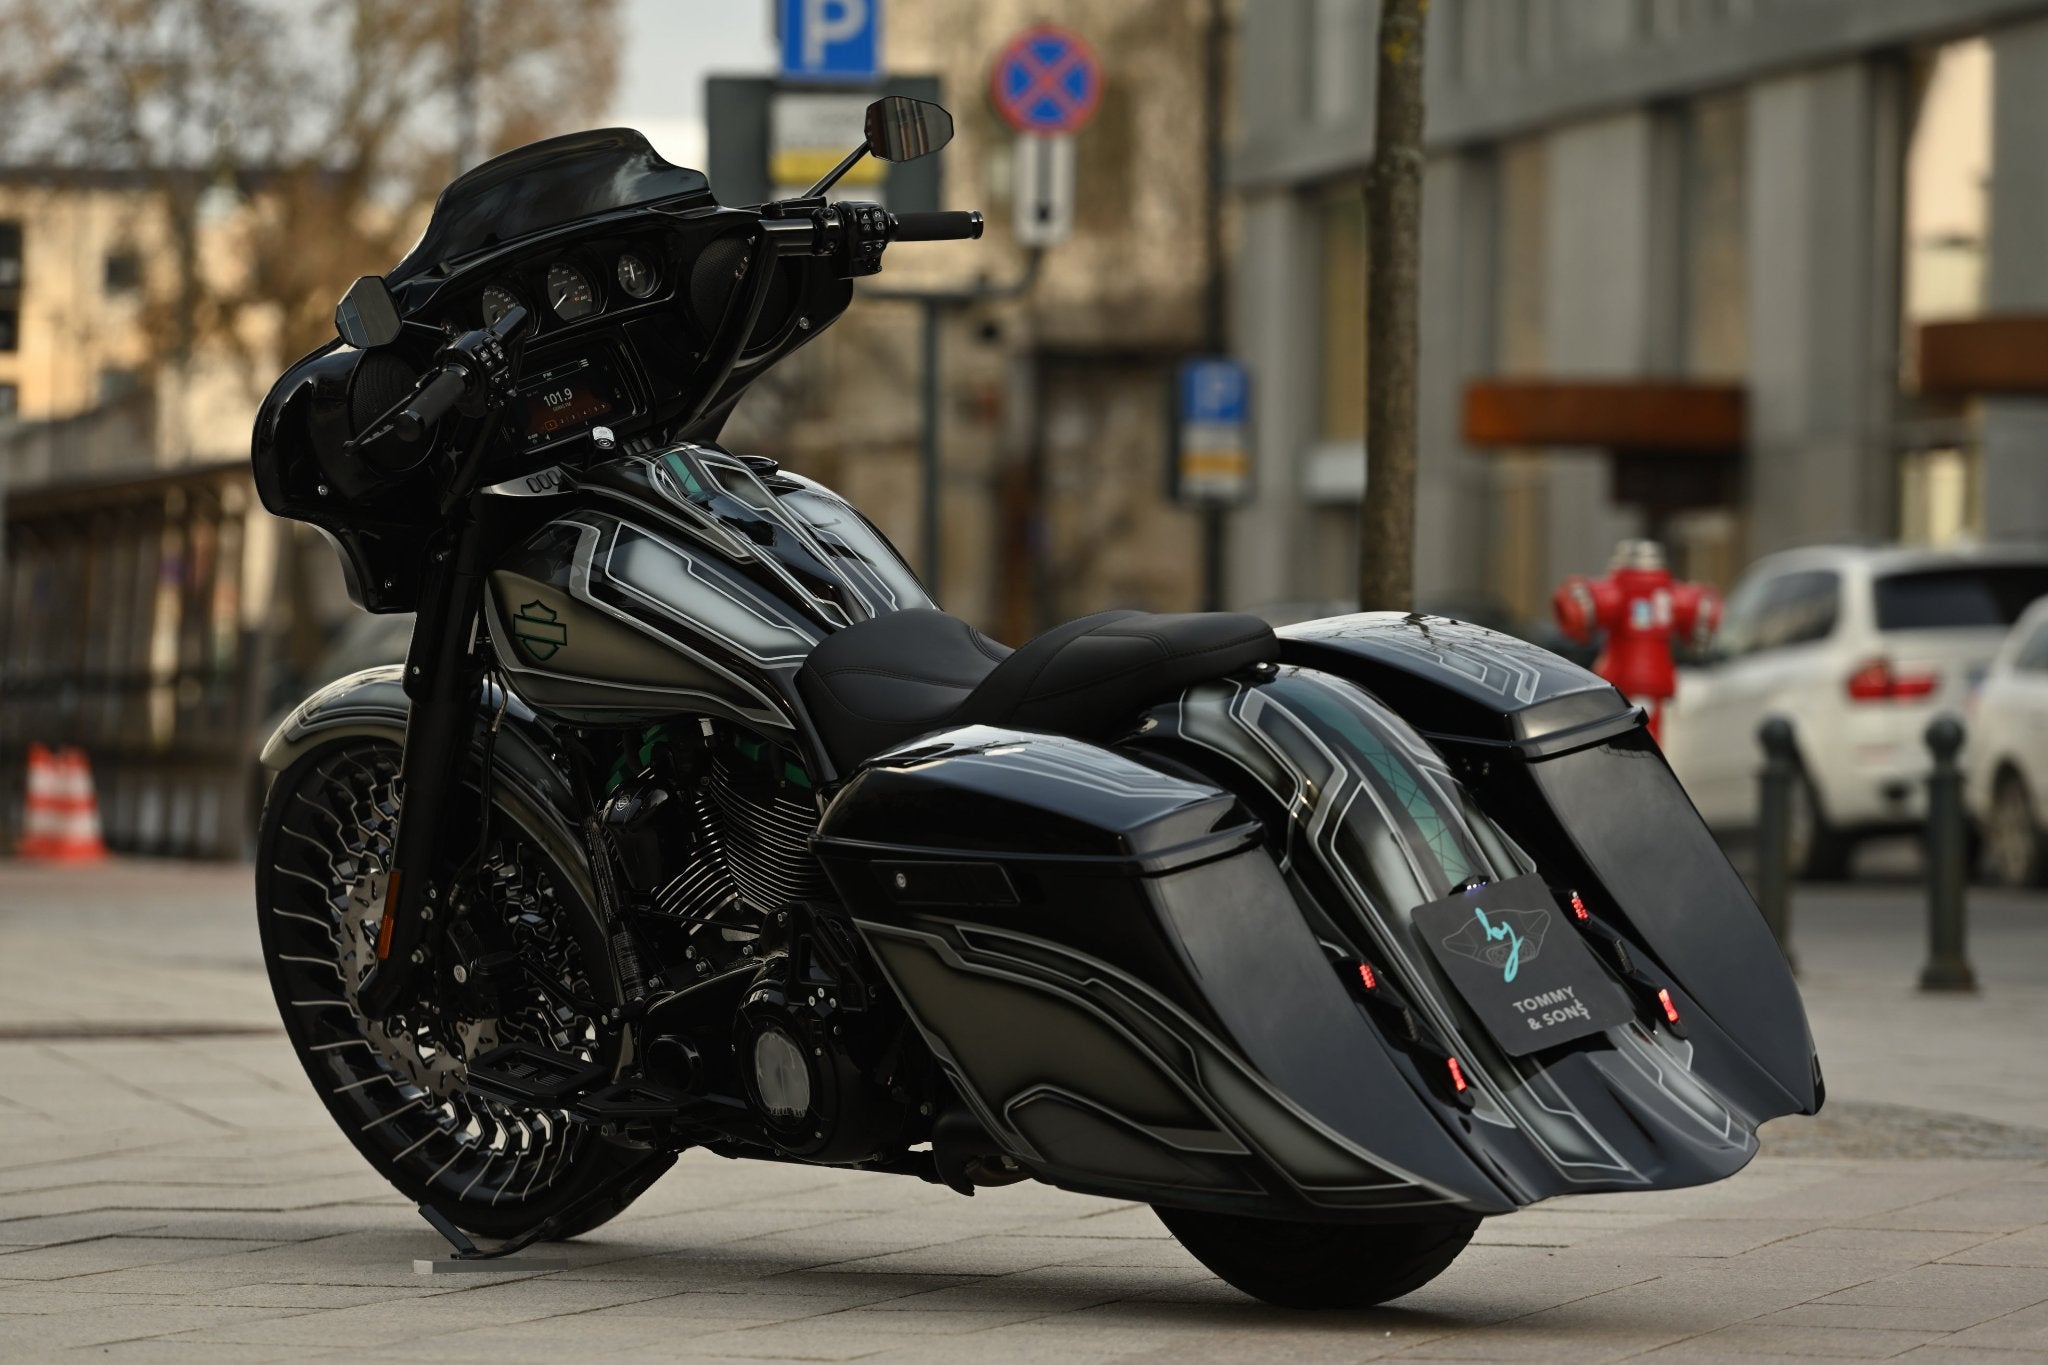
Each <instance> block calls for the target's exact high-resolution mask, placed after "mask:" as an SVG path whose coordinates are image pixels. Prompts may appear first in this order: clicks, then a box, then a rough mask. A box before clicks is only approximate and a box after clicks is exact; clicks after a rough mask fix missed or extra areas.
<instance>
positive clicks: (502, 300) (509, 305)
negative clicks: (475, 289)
mask: <svg viewBox="0 0 2048 1365" xmlns="http://www.w3.org/2000/svg"><path fill="white" fill-rule="evenodd" d="M483 305H484V326H486V327H491V326H495V325H496V324H497V321H498V319H499V318H501V317H504V316H505V314H507V313H509V312H511V311H512V310H513V309H514V308H517V307H518V306H519V296H518V295H517V294H515V293H513V292H512V291H511V290H509V289H507V288H506V287H505V286H504V285H502V284H487V285H485V286H484V297H483Z"/></svg>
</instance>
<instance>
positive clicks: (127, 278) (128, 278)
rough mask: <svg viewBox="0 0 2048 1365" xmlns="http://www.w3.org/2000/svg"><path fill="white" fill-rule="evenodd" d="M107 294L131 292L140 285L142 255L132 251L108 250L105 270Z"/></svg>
mask: <svg viewBox="0 0 2048 1365" xmlns="http://www.w3.org/2000/svg"><path fill="white" fill-rule="evenodd" d="M105 282H106V291H107V292H108V293H109V294H127V293H132V292H134V291H135V290H137V289H140V288H141V287H142V257H141V256H139V255H137V254H136V253H135V252H133V251H109V252H108V253H107V262H106V271H105Z"/></svg>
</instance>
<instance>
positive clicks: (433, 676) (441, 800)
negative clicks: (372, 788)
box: [359, 517, 489, 1018]
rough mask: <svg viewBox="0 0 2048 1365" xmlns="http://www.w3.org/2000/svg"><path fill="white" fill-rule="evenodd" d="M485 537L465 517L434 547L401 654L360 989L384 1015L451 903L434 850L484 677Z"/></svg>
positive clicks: (372, 1011) (367, 1006)
mask: <svg viewBox="0 0 2048 1365" xmlns="http://www.w3.org/2000/svg"><path fill="white" fill-rule="evenodd" d="M483 542H484V537H483V535H482V533H481V531H480V529H479V526H478V520H477V519H476V518H474V517H471V518H468V519H467V520H465V521H464V523H463V525H462V527H461V529H460V531H458V532H457V535H456V538H455V545H454V548H453V550H452V552H451V551H449V550H448V549H447V548H446V547H443V549H441V550H439V551H436V558H435V560H434V561H433V563H432V566H431V571H432V572H433V574H434V580H435V581H434V582H433V583H432V585H431V587H430V590H429V591H428V593H426V594H425V595H424V598H423V602H422V610H421V612H420V615H419V620H418V623H417V625H416V626H415V627H414V630H413V640H412V647H411V649H410V650H409V651H408V652H407V655H406V661H405V690H406V694H407V696H409V697H410V698H411V699H412V706H411V709H410V714H409V715H408V717H407V719H406V724H405V753H404V756H403V757H402V758H401V760H400V763H399V772H400V775H401V776H402V777H403V779H404V784H405V799H404V804H403V806H402V807H401V809H400V813H399V819H398V838H397V847H396V848H395V849H394V850H393V856H392V862H391V875H390V877H389V879H388V880H387V881H386V882H385V887H384V918H383V920H382V922H381V923H380V924H379V926H378V930H377V964H376V967H375V968H374V969H373V970H372V971H371V973H370V976H369V979H368V980H367V981H365V982H364V983H363V986H362V989H361V991H360V992H359V999H360V1000H361V1002H362V1005H363V1011H364V1013H365V1014H367V1015H369V1016H370V1017H371V1018H380V1017H383V1016H385V1015H388V1014H390V1013H391V1011H392V1009H393V1008H394V1007H395V1006H396V1005H397V1003H398V1002H399V1001H400V1000H401V999H403V998H404V991H405V987H406V985H407V983H408V982H409V981H410V980H411V979H412V975H413V973H414V972H415V971H417V970H419V968H420V964H421V963H422V962H424V961H425V960H426V956H427V954H426V943H427V940H428V938H429V936H430V930H432V928H433V927H434V921H435V918H436V917H437V916H442V915H445V914H447V912H448V901H449V890H450V888H448V887H447V886H444V885H441V884H440V874H441V873H443V872H445V870H446V869H447V868H448V867H449V866H450V861H449V860H448V859H446V858H440V857H437V856H436V854H437V852H438V850H439V848H440V845H441V840H442V836H443V832H444V830H445V829H446V827H447V824H448V809H449V801H450V799H451V798H452V797H453V796H454V795H455V794H456V793H458V792H460V791H461V790H462V785H461V774H462V760H463V758H464V756H465V754H466V752H467V750H468V747H469V739H470V731H471V730H472V728H473V727H474V726H475V724H476V698H477V689H478V687H479V685H480V684H481V682H482V677H483V665H482V662H481V660H480V659H479V658H478V657H477V655H476V652H475V645H476V626H477V619H478V614H479V612H480V611H481V609H482V606H483V586H484V573H485V570H486V568H487V566H486V564H485V563H484V553H483V550H484V545H483ZM485 799H489V794H488V793H486V794H485Z"/></svg>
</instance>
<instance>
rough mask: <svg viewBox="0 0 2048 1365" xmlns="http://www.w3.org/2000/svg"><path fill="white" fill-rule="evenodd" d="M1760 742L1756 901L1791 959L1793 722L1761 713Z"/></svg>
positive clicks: (1796, 761)
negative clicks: (1761, 761)
mask: <svg viewBox="0 0 2048 1365" xmlns="http://www.w3.org/2000/svg"><path fill="white" fill-rule="evenodd" d="M1756 737H1757V742H1758V743H1760V744H1762V745H1763V746H1764V766H1763V771H1762V772H1761V773H1759V774H1758V775H1757V831H1756V860H1757V871H1756V904H1757V908H1758V909H1759V910H1761V911H1763V912H1764V923H1765V924H1768V925H1769V926H1770V927H1771V937H1773V938H1775V939H1777V940H1778V947H1779V948H1780V949H1781V950H1783V952H1784V954H1785V962H1786V965H1788V966H1791V967H1792V969H1793V970H1794V971H1797V970H1798V967H1797V966H1796V965H1795V964H1793V961H1792V943H1791V935H1792V784H1793V782H1794V780H1795V779H1797V777H1798V775H1799V757H1798V752H1797V750H1796V749H1795V748H1794V747H1793V744H1792V722H1791V721H1789V720H1786V719H1785V718H1784V717H1783V716H1766V717H1765V718H1764V723H1763V724H1762V725H1759V726H1758V727H1757V730H1756Z"/></svg>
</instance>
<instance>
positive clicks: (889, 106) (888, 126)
mask: <svg viewBox="0 0 2048 1365" xmlns="http://www.w3.org/2000/svg"><path fill="white" fill-rule="evenodd" d="M866 128H867V135H868V155H870V156H872V157H874V158H875V159H876V160H877V161H915V160H917V159H918V158H919V157H921V156H930V155H931V154H932V153H933V152H936V151H937V150H939V148H941V147H943V146H945V145H946V144H947V143H948V142H951V141H952V140H953V116H952V115H951V114H949V113H947V112H946V111H945V110H944V109H942V108H940V107H939V106H938V105H936V104H933V103H931V102H930V101H929V100H914V99H912V98H910V97H909V96H908V95H884V96H882V98H880V99H878V100H876V101H875V102H874V103H873V104H870V105H869V106H868V116H867V124H866Z"/></svg>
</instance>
